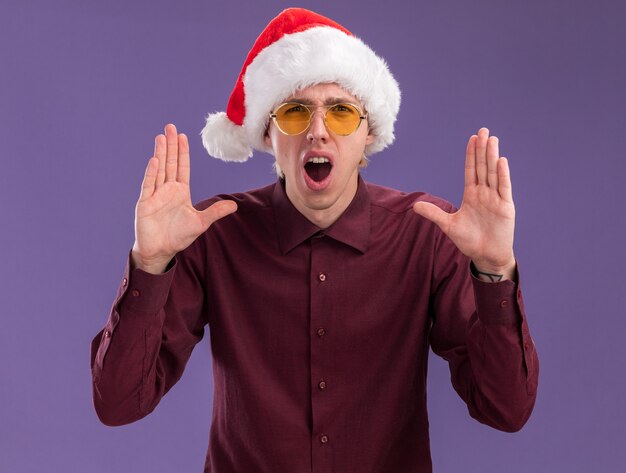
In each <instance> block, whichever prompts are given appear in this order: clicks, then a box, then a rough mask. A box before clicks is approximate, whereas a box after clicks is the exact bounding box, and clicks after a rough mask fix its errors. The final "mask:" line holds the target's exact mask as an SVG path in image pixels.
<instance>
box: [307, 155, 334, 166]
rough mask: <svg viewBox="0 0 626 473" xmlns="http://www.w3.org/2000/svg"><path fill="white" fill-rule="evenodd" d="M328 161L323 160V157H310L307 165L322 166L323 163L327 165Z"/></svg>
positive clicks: (326, 159)
mask: <svg viewBox="0 0 626 473" xmlns="http://www.w3.org/2000/svg"><path fill="white" fill-rule="evenodd" d="M329 162H330V161H329V160H328V158H325V157H324V156H311V157H310V158H309V160H308V161H307V163H313V164H323V163H329Z"/></svg>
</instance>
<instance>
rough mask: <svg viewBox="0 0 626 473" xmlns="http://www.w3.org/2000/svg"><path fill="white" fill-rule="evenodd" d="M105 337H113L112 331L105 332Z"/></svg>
mask: <svg viewBox="0 0 626 473" xmlns="http://www.w3.org/2000/svg"><path fill="white" fill-rule="evenodd" d="M104 336H105V337H106V338H109V337H110V336H111V331H110V330H105V331H104Z"/></svg>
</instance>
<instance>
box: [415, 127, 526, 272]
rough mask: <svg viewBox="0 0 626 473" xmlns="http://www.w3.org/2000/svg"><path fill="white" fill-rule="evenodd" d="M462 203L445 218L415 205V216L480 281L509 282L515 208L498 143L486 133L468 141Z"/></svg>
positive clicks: (426, 206)
mask: <svg viewBox="0 0 626 473" xmlns="http://www.w3.org/2000/svg"><path fill="white" fill-rule="evenodd" d="M465 156H466V157H465V190H464V192H463V202H462V203H461V207H460V208H459V210H458V211H456V212H455V213H452V214H449V213H447V212H444V211H443V210H441V209H440V208H439V207H437V206H436V205H434V204H431V203H428V202H416V203H415V204H414V205H413V210H414V211H415V213H417V214H419V215H421V216H423V217H425V218H427V219H429V220H431V221H433V222H434V223H435V224H437V225H438V226H439V228H441V230H442V231H443V232H444V233H445V234H446V235H447V236H448V237H449V238H450V239H451V240H452V242H453V243H454V244H455V245H456V246H457V248H458V249H459V250H460V251H461V252H462V253H463V254H465V255H466V256H468V257H469V258H471V259H472V261H473V262H474V266H475V267H476V269H477V270H478V273H479V276H480V277H481V279H483V280H486V281H499V280H504V279H511V278H512V277H513V275H514V273H515V265H516V263H515V257H514V255H513V232H514V228H515V205H514V204H513V195H512V191H511V176H510V173H509V165H508V161H507V159H506V158H503V157H500V155H499V150H498V138H496V137H495V136H491V137H490V136H489V130H488V129H487V128H481V129H480V130H478V134H477V135H473V136H471V137H470V139H469V141H468V143H467V151H466V155H465Z"/></svg>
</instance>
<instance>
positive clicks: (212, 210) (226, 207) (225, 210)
mask: <svg viewBox="0 0 626 473" xmlns="http://www.w3.org/2000/svg"><path fill="white" fill-rule="evenodd" d="M236 210H237V204H236V203H235V201H233V200H220V201H218V202H215V203H214V204H213V205H211V206H210V207H209V208H207V209H205V210H203V211H202V212H200V216H201V217H202V223H203V224H204V226H205V227H206V228H209V227H210V226H211V225H212V224H213V223H215V222H216V221H218V220H219V219H220V218H223V217H226V216H227V215H230V214H232V213H233V212H235V211H236Z"/></svg>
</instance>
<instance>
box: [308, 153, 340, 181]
mask: <svg viewBox="0 0 626 473" xmlns="http://www.w3.org/2000/svg"><path fill="white" fill-rule="evenodd" d="M332 168H333V165H332V164H330V161H329V160H328V158H325V157H324V156H319V157H318V156H314V157H311V158H309V160H308V161H307V163H306V164H305V165H304V170H305V171H306V173H307V175H308V176H309V177H310V178H311V179H312V180H313V181H315V182H322V181H323V180H324V179H326V178H327V177H328V176H329V175H330V171H331V170H332Z"/></svg>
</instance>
